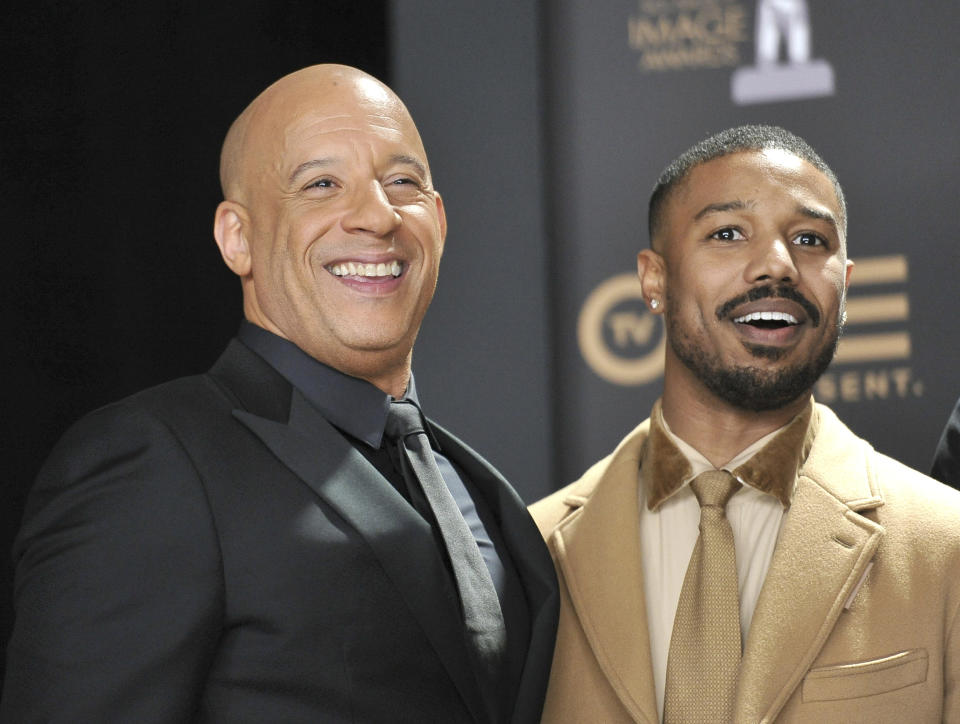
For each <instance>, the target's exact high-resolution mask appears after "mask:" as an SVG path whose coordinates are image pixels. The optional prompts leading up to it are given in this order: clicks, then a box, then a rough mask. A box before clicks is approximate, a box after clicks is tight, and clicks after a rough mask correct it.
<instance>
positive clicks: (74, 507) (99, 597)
mask: <svg viewBox="0 0 960 724" xmlns="http://www.w3.org/2000/svg"><path fill="white" fill-rule="evenodd" d="M14 558H15V564H16V577H15V583H14V606H15V620H14V629H13V634H12V637H11V639H10V643H9V646H8V659H7V679H6V681H5V684H4V691H3V701H2V704H0V721H2V722H4V723H7V722H9V723H11V724H12V723H13V722H16V723H17V724H24V723H27V722H41V721H42V722H71V723H75V722H119V721H129V722H138V723H141V724H147V723H149V722H184V721H188V720H190V718H191V716H192V715H193V714H194V713H195V712H196V711H197V708H198V705H199V701H200V696H201V692H202V688H203V682H204V678H205V675H206V671H207V669H208V668H209V665H210V661H211V659H212V656H213V652H214V650H215V646H216V641H217V638H218V636H219V634H220V619H221V612H222V608H223V601H222V574H221V565H220V557H219V552H218V548H217V541H216V535H215V533H214V528H213V523H212V520H211V515H210V512H209V508H208V505H207V502H206V499H205V496H204V492H203V487H202V484H201V481H200V480H199V479H198V476H197V473H196V471H195V470H194V468H193V466H192V465H191V462H190V459H189V456H188V455H187V454H186V452H185V450H184V448H183V447H182V446H181V445H180V443H179V442H178V440H177V439H176V437H175V436H174V435H173V434H172V432H171V431H170V430H169V429H168V428H167V427H166V426H165V425H164V424H163V423H162V422H161V421H160V420H158V419H156V418H155V417H153V416H152V415H150V414H148V413H145V412H143V411H138V410H136V409H131V408H130V407H129V406H126V407H125V406H122V405H120V406H112V407H109V408H105V409H103V410H100V411H98V412H96V413H94V414H93V415H91V416H89V417H88V418H86V419H84V420H82V421H81V422H80V423H78V424H77V425H76V426H74V428H73V429H71V430H70V431H69V432H68V433H67V434H66V435H65V436H64V438H63V440H61V442H60V443H59V444H58V446H57V447H56V449H55V450H54V452H53V454H52V455H51V457H50V459H49V460H48V461H47V463H46V464H45V465H44V468H43V469H42V470H41V472H40V475H39V477H38V479H37V481H36V483H35V486H34V488H33V490H32V491H31V493H30V497H29V499H28V502H27V510H26V513H25V516H24V522H23V525H22V528H21V530H20V533H19V535H18V538H17V542H16V544H15V547H14Z"/></svg>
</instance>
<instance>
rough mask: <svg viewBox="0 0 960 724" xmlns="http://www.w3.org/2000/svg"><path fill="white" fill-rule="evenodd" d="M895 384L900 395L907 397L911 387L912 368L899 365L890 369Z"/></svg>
mask: <svg viewBox="0 0 960 724" xmlns="http://www.w3.org/2000/svg"><path fill="white" fill-rule="evenodd" d="M890 376H891V377H892V378H893V384H894V386H895V387H896V388H897V396H898V397H906V396H907V393H908V392H909V389H910V368H909V367H897V368H895V369H893V370H891V371H890Z"/></svg>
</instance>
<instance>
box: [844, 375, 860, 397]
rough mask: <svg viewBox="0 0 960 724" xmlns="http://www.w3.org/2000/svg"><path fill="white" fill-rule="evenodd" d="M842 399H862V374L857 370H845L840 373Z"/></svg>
mask: <svg viewBox="0 0 960 724" xmlns="http://www.w3.org/2000/svg"><path fill="white" fill-rule="evenodd" d="M840 399H842V400H843V401H844V402H859V401H860V375H859V374H857V373H856V372H844V373H843V374H842V375H840Z"/></svg>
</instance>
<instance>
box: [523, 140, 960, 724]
mask: <svg viewBox="0 0 960 724" xmlns="http://www.w3.org/2000/svg"><path fill="white" fill-rule="evenodd" d="M649 224H650V239H651V248H650V249H646V250H644V251H641V252H640V254H639V255H638V260H637V269H638V274H639V278H640V281H641V283H642V287H643V295H644V299H645V300H646V302H647V304H648V306H649V308H650V310H651V312H652V313H654V314H658V315H663V317H664V321H665V327H666V335H667V345H666V353H665V354H666V358H665V367H664V382H663V395H662V397H661V399H660V400H659V401H658V402H657V403H656V404H655V405H654V407H653V410H652V412H651V415H650V418H649V419H648V420H646V421H645V422H643V423H642V424H641V425H640V426H639V427H637V428H636V429H635V430H634V431H633V432H632V433H630V434H629V435H628V436H627V437H626V438H625V439H624V440H623V441H622V442H621V443H620V445H619V446H618V447H617V449H616V450H614V451H613V453H612V454H611V455H610V456H608V457H607V458H604V459H603V460H601V461H600V462H598V463H597V464H595V465H594V466H593V467H592V468H590V469H589V470H588V471H587V472H586V473H585V475H584V476H583V477H582V478H581V479H580V480H578V481H576V482H575V483H573V484H571V485H569V486H567V487H566V488H563V489H562V490H560V491H558V492H557V493H555V494H553V495H551V496H550V497H548V498H546V499H544V500H542V501H540V502H539V503H537V504H535V505H534V506H533V507H532V511H533V513H534V517H535V519H536V520H537V523H538V525H539V526H540V528H541V532H542V533H543V535H544V537H545V538H546V539H547V541H548V544H549V546H550V548H551V552H552V554H553V557H554V563H555V565H556V567H557V572H558V576H559V578H560V582H561V586H560V589H561V613H560V625H559V630H558V634H557V645H556V649H555V653H554V663H553V670H552V673H551V679H550V685H549V689H548V692H547V701H546V704H545V709H544V721H545V722H571V723H572V722H584V721H598V722H599V721H602V722H604V723H605V724H616V723H617V722H648V723H653V722H659V721H664V722H671V723H672V722H684V723H687V724H693V723H696V722H703V723H707V722H709V723H712V724H717V723H724V722H738V723H740V722H772V721H777V722H818V723H819V724H823V723H824V722H827V723H833V722H836V723H838V724H839V723H841V722H843V723H844V724H847V723H849V722H904V721H915V722H940V721H960V692H958V688H957V687H958V677H960V671H958V666H960V622H958V621H957V614H958V609H960V496H958V494H957V493H956V491H953V490H950V489H948V488H946V487H945V486H942V485H940V484H938V483H935V482H934V481H932V480H930V479H929V478H926V477H924V476H923V475H921V474H919V473H917V472H915V471H913V470H910V469H908V468H906V467H904V466H902V465H900V464H899V463H897V462H895V461H893V460H891V459H889V458H887V457H884V456H883V455H881V454H879V453H877V452H875V451H874V450H873V449H872V448H871V447H870V446H869V444H867V443H866V442H865V441H863V440H861V439H860V438H858V437H856V436H855V435H854V434H853V433H852V432H851V431H850V430H848V429H847V428H846V427H845V426H844V425H843V424H842V423H841V422H840V421H839V420H838V419H837V417H836V416H835V415H834V414H833V413H832V412H831V411H830V410H829V409H827V408H826V407H824V406H822V405H819V404H815V403H814V402H813V399H812V397H811V391H812V388H813V385H814V382H815V381H816V380H817V378H818V377H819V376H820V375H821V374H822V373H823V371H824V370H825V369H826V367H827V365H829V363H830V360H831V359H832V357H833V354H834V351H835V349H836V347H837V340H838V338H839V335H840V332H841V328H842V326H843V321H844V300H845V295H846V289H847V284H848V282H849V279H850V275H851V270H852V268H853V264H852V262H850V261H849V260H848V259H847V248H846V226H847V212H846V205H845V201H844V197H843V192H842V190H841V188H840V185H839V183H838V181H837V179H836V176H835V175H834V174H833V172H832V171H831V170H830V168H829V167H828V166H827V165H826V164H825V163H824V162H823V160H822V159H821V158H820V157H819V156H818V155H817V154H816V153H815V152H814V150H813V149H812V148H810V146H809V145H808V144H807V143H806V142H804V141H803V140H802V139H800V138H798V137H796V136H794V135H793V134H791V133H789V132H787V131H785V130H783V129H780V128H775V127H769V126H744V127H740V128H734V129H730V130H727V131H724V132H721V133H719V134H717V135H715V136H712V137H710V138H708V139H706V140H704V141H702V142H701V143H699V144H697V145H696V146H694V147H692V148H691V149H689V150H688V151H686V152H685V153H684V154H682V155H681V156H680V157H678V158H677V159H676V160H675V161H674V162H673V163H672V164H670V166H668V167H667V169H666V170H665V171H664V172H663V174H662V175H661V177H660V180H659V181H658V183H657V185H656V187H655V188H654V192H653V195H652V197H651V200H650V209H649ZM895 422H896V421H894V420H892V421H891V423H895Z"/></svg>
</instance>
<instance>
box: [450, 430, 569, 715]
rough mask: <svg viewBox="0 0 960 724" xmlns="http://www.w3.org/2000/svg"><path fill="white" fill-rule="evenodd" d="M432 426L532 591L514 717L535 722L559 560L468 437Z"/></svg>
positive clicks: (556, 603) (549, 650)
mask: <svg viewBox="0 0 960 724" xmlns="http://www.w3.org/2000/svg"><path fill="white" fill-rule="evenodd" d="M431 425H432V427H433V431H434V433H435V434H436V437H437V441H438V442H439V443H440V446H441V447H442V448H443V451H444V454H446V455H447V456H448V457H449V458H450V459H451V460H453V461H455V462H456V463H457V464H458V465H459V466H460V467H461V468H463V470H464V472H466V474H467V475H468V476H469V478H470V480H471V482H473V484H474V485H475V486H476V487H477V488H478V489H479V490H480V492H481V494H482V495H483V496H484V499H485V500H486V503H487V505H488V506H489V507H490V509H491V510H492V511H493V514H494V516H495V517H496V519H497V521H498V522H499V524H500V534H501V536H502V537H503V540H504V542H505V543H506V546H507V548H508V550H509V553H510V557H511V559H512V561H513V564H514V567H515V568H516V569H517V574H518V576H519V578H520V583H521V585H522V586H523V589H524V593H525V594H526V597H527V602H528V606H529V611H530V642H529V647H528V649H527V652H526V660H525V662H524V667H523V673H522V675H521V680H520V685H519V687H518V693H517V701H516V704H515V706H514V715H513V721H517V722H526V721H534V720H535V719H536V718H537V717H539V714H540V711H541V709H542V707H543V693H544V691H545V690H546V686H547V679H548V676H549V672H550V662H551V660H552V658H553V643H554V637H555V636H556V631H557V613H558V610H559V607H560V599H559V594H558V593H557V582H556V574H555V573H554V568H553V562H552V561H551V560H550V555H549V554H548V552H547V550H546V547H545V546H544V545H543V538H542V537H541V536H540V533H539V531H538V530H537V527H536V525H535V524H534V523H533V519H532V518H531V517H530V515H529V513H527V509H526V506H525V505H524V503H523V501H522V500H521V499H520V497H519V496H518V495H517V493H516V492H515V491H514V489H513V488H512V487H510V485H509V484H508V483H507V481H506V480H505V479H504V478H503V477H502V476H501V475H500V474H499V473H498V472H497V470H496V469H495V468H494V467H493V466H492V465H490V464H489V463H488V462H487V461H486V460H484V459H483V458H482V457H481V456H480V455H478V454H477V453H476V452H475V451H473V450H472V449H471V448H470V447H468V446H467V445H465V444H464V443H463V442H462V441H460V440H459V439H457V438H456V437H454V436H453V435H451V434H450V433H449V432H447V431H446V430H444V429H443V428H442V427H440V426H439V425H437V424H435V423H433V422H431Z"/></svg>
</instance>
